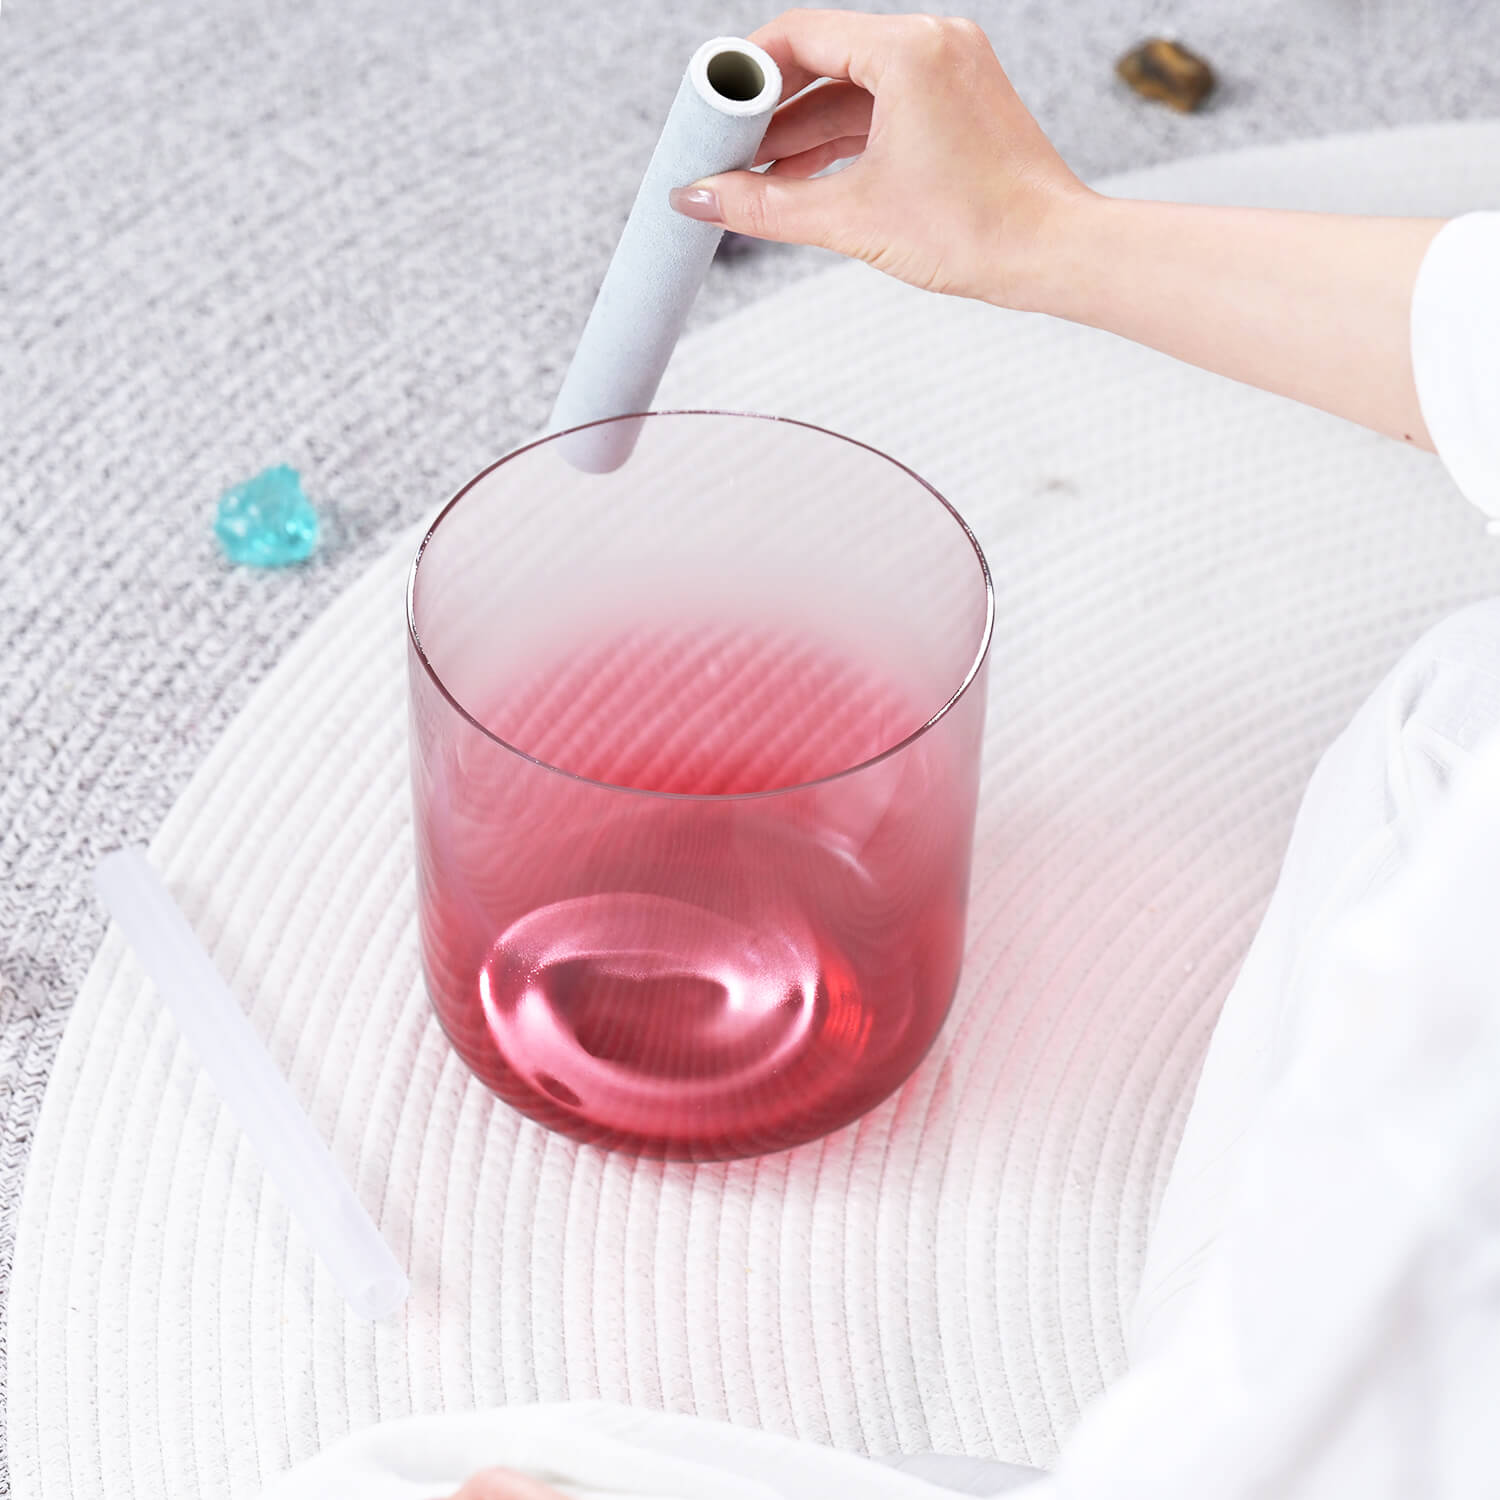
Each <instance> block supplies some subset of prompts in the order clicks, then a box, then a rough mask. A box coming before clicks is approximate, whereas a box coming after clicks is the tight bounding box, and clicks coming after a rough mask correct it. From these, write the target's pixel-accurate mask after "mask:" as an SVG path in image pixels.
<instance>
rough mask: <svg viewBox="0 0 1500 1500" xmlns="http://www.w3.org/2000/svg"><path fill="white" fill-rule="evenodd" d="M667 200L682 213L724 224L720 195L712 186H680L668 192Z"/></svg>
mask: <svg viewBox="0 0 1500 1500" xmlns="http://www.w3.org/2000/svg"><path fill="white" fill-rule="evenodd" d="M667 201H668V202H669V203H670V204H671V205H672V207H673V208H675V209H676V210H677V212H678V213H680V214H686V215H687V217H688V218H690V219H701V220H702V221H703V222H704V223H705V224H722V223H723V222H724V219H723V216H722V214H721V213H720V210H719V195H718V194H717V193H716V192H714V190H713V189H712V188H701V187H680V188H673V189H672V191H671V192H670V193H668V194H667Z"/></svg>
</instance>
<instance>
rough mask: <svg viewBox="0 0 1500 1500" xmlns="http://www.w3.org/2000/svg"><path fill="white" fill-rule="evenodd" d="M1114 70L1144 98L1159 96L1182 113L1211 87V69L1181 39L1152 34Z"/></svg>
mask: <svg viewBox="0 0 1500 1500" xmlns="http://www.w3.org/2000/svg"><path fill="white" fill-rule="evenodd" d="M1115 72H1116V73H1118V74H1119V75H1120V77H1121V78H1123V79H1124V80H1125V82H1126V83H1128V84H1129V85H1130V86H1131V88H1133V89H1134V90H1135V91H1136V93H1138V94H1142V95H1144V96H1145V97H1146V98H1147V99H1160V100H1161V102H1162V103H1163V104H1170V105H1171V106H1172V108H1173V109H1180V110H1182V111H1183V112H1184V113H1186V112H1187V111H1188V110H1193V109H1197V107H1198V106H1199V105H1200V104H1202V103H1203V101H1204V100H1205V99H1206V98H1208V96H1209V95H1210V94H1211V93H1212V92H1213V88H1214V70H1213V69H1212V68H1211V67H1209V65H1208V64H1207V63H1206V62H1205V61H1204V60H1203V59H1202V58H1201V57H1199V56H1198V55H1197V54H1196V53H1193V52H1189V51H1188V49H1187V48H1186V47H1184V46H1183V45H1182V44H1181V42H1169V41H1167V40H1166V39H1165V38H1164V37H1152V38H1151V39H1150V40H1149V41H1144V42H1142V43H1141V44H1140V46H1139V47H1132V48H1131V49H1130V51H1129V52H1127V53H1126V54H1125V55H1124V57H1122V58H1121V59H1120V60H1119V62H1117V63H1116V64H1115Z"/></svg>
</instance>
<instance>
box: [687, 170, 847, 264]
mask: <svg viewBox="0 0 1500 1500" xmlns="http://www.w3.org/2000/svg"><path fill="white" fill-rule="evenodd" d="M844 175H845V174H844V173H842V172H841V173H838V174H836V175H835V176H833V177H823V178H801V177H780V176H774V175H771V174H768V173H765V172H721V173H720V174H719V175H718V176H717V177H704V178H701V179H700V180H699V181H697V182H694V183H690V184H689V185H688V186H687V187H680V188H673V189H672V192H671V194H670V201H671V204H672V207H673V208H675V209H676V210H677V212H678V213H680V214H685V215H686V216H687V217H688V218H690V219H699V220H701V221H702V222H703V223H705V224H722V225H723V226H724V228H725V229H732V230H733V231H734V232H735V233H736V234H748V235H752V236H754V237H755V238H756V239H761V240H780V241H782V242H783V243H784V244H789V245H820V246H822V247H823V248H824V249H825V250H837V249H838V248H839V246H838V243H837V241H838V239H839V237H840V233H841V230H842V228H843V223H844V213H843V207H844V205H843V202H842V200H843V198H844V196H845V189H844V185H843V184H842V183H840V182H839V178H840V177H842V176H844Z"/></svg>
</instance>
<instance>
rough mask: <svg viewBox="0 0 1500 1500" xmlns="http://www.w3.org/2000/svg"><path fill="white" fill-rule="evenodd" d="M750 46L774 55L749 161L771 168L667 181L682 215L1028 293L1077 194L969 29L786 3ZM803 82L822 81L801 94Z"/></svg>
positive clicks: (1018, 300)
mask: <svg viewBox="0 0 1500 1500" xmlns="http://www.w3.org/2000/svg"><path fill="white" fill-rule="evenodd" d="M750 40H751V41H753V42H757V43H759V45H760V46H762V47H764V48H765V49H766V51H767V52H769V53H770V54H771V56H772V57H773V58H775V59H776V63H777V66H778V67H779V68H780V69H781V72H782V78H783V81H784V84H785V89H784V93H783V97H784V98H786V99H789V100H790V102H789V103H784V104H783V105H782V106H781V108H780V109H778V110H777V112H776V114H775V116H774V117H773V118H772V121H771V125H770V128H769V130H767V132H766V138H765V143H764V145H763V146H762V147H761V151H760V155H759V156H758V157H757V161H758V162H773V163H774V165H773V166H772V167H771V168H770V170H769V171H768V172H765V173H756V172H727V173H724V174H722V175H720V176H717V177H709V178H705V179H704V180H703V181H702V182H700V183H695V184H693V185H691V186H690V187H687V188H680V189H678V190H677V191H676V192H675V193H674V194H673V195H672V202H673V206H674V207H675V208H677V210H678V211H679V212H680V213H685V214H687V215H689V216H690V217H692V218H698V219H706V220H710V221H713V222H718V223H722V224H724V225H725V226H726V227H728V228H730V229H733V230H736V231H738V232H739V233H741V234H749V235H756V236H758V237H760V238H762V239H772V240H791V241H796V242H799V243H803V244H813V245H821V246H823V247H824V248H825V249H829V250H835V251H837V252H839V253H840V254H842V255H848V256H852V257H854V258H856V259H858V260H863V261H867V262H868V263H869V264H870V265H872V266H875V267H877V268H878V269H879V270H882V271H886V272H889V273H890V274H891V275H892V276H896V277H899V278H900V279H901V280H902V281H908V282H910V283H912V284H913V285H914V286H919V287H922V288H924V289H925V290H927V291H934V292H951V293H956V294H957V295H959V296H964V297H980V298H985V299H987V300H989V301H994V302H1002V303H1008V304H1010V305H1020V304H1023V303H1025V302H1026V301H1027V283H1028V280H1029V273H1030V270H1031V268H1032V267H1033V266H1034V265H1035V264H1036V263H1037V262H1038V260H1039V259H1041V258H1042V257H1043V256H1044V255H1045V254H1046V249H1047V245H1048V241H1049V237H1050V230H1051V226H1052V224H1053V221H1054V219H1055V218H1056V216H1058V215H1060V214H1063V213H1065V212H1066V210H1067V209H1068V207H1069V206H1070V205H1071V204H1072V203H1074V202H1075V201H1077V200H1079V199H1081V198H1085V197H1088V196H1091V195H1090V194H1089V193H1088V190H1087V189H1086V188H1084V187H1083V185H1082V184H1081V183H1080V182H1079V181H1078V179H1077V178H1076V177H1075V176H1074V175H1073V174H1072V172H1070V171H1069V170H1068V168H1067V166H1066V165H1065V164H1064V162H1063V160H1062V158H1061V157H1060V156H1059V155H1058V154H1057V152H1056V151H1055V150H1053V148H1052V144H1051V142H1050V141H1048V139H1047V137H1046V136H1045V135H1043V134H1042V131H1041V129H1040V128H1039V127H1038V125H1037V123H1036V121H1035V120H1033V119H1032V118H1031V115H1030V114H1029V113H1028V112H1027V110H1026V106H1025V105H1024V104H1022V103H1021V101H1020V99H1019V98H1018V97H1017V96H1016V91H1015V90H1014V89H1013V88H1012V87H1011V85H1010V80H1009V79H1008V78H1007V77H1006V76H1005V72H1004V69H1002V68H1001V66H1000V63H999V61H998V60H997V59H996V57H995V53H994V51H993V49H992V48H991V47H990V44H989V40H988V38H987V37H986V36H985V34H984V32H983V31H981V30H980V28H979V27H978V26H976V25H975V24H974V23H973V22H972V21H961V20H946V19H937V18H934V17H932V16H869V15H859V14H856V13H851V12H848V11H820V10H793V11H788V12H787V13H786V14H785V15H783V16H780V17H779V18H778V19H776V20H775V21H772V22H771V23H770V24H769V25H767V26H763V27H762V28H761V29H760V30H759V31H757V32H755V33H754V34H753V35H752V36H751V38H750ZM817 79H826V80H830V81H828V82H824V83H822V84H821V85H820V86H819V87H817V88H815V89H811V90H809V91H808V92H807V93H802V92H801V91H802V90H803V89H806V88H807V86H808V85H809V84H811V83H813V82H814V81H815V80H817ZM794 94H796V95H800V97H797V98H792V97H791V96H792V95H794ZM849 156H858V157H859V160H858V161H857V162H855V163H854V164H853V165H851V166H849V167H846V168H845V169H844V170H843V171H841V172H836V173H834V174H833V175H831V176H829V177H820V178H817V179H816V180H811V181H810V180H808V179H810V178H812V175H813V174H814V173H815V172H820V171H822V169H823V168H824V167H826V166H828V165H830V164H831V163H832V162H835V161H838V160H840V159H841V158H843V157H849Z"/></svg>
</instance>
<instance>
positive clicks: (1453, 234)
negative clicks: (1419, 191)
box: [1411, 213, 1500, 520]
mask: <svg viewBox="0 0 1500 1500" xmlns="http://www.w3.org/2000/svg"><path fill="white" fill-rule="evenodd" d="M1411 358H1412V372H1413V374H1414V376H1415V377H1416V383H1417V400H1418V401H1419V402H1420V404H1421V407H1422V418H1423V420H1424V421H1425V422H1426V423H1427V431H1428V432H1429V433H1430V434H1431V436H1432V441H1433V443H1434V444H1435V445H1436V447H1437V451H1438V456H1439V457H1440V458H1441V459H1442V461H1443V463H1444V465H1445V466H1446V467H1447V470H1448V472H1449V473H1450V474H1451V475H1452V476H1453V480H1454V482H1455V483H1456V484H1457V485H1458V487H1459V489H1461V490H1462V491H1463V492H1464V494H1465V495H1467V496H1468V498H1469V499H1470V500H1472V501H1473V502H1474V504H1475V505H1477V506H1478V507H1479V508H1480V510H1482V511H1484V512H1485V513H1486V514H1487V515H1489V516H1490V517H1491V518H1492V519H1494V520H1500V213H1474V214H1465V215H1464V216H1463V217H1462V218H1458V219H1452V220H1450V221H1449V222H1448V223H1447V224H1445V225H1444V226H1443V227H1442V228H1441V229H1440V230H1438V232H1437V237H1436V238H1435V239H1434V240H1433V242H1432V244H1431V245H1430V246H1429V247H1428V250H1427V254H1426V256H1425V257H1424V258H1423V260H1422V265H1421V268H1420V269H1419V270H1418V272H1417V282H1416V286H1415V288H1414V289H1413V292H1412V301H1411Z"/></svg>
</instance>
